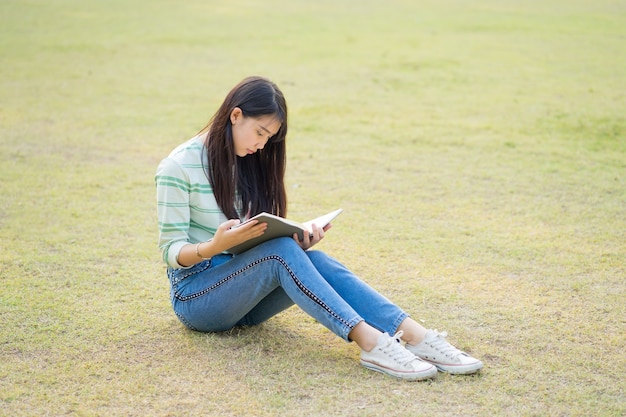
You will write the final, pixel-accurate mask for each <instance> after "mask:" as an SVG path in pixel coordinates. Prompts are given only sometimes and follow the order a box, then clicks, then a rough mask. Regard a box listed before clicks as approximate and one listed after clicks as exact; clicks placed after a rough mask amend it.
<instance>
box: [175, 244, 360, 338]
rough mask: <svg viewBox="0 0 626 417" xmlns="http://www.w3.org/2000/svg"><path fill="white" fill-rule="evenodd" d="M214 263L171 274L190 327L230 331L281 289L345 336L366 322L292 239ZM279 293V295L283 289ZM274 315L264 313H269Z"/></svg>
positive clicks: (179, 311)
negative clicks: (362, 322)
mask: <svg viewBox="0 0 626 417" xmlns="http://www.w3.org/2000/svg"><path fill="white" fill-rule="evenodd" d="M210 262H211V263H212V264H211V265H206V264H205V263H201V264H198V265H197V266H195V267H192V268H190V269H189V270H183V271H180V270H177V271H174V273H175V274H177V275H181V276H182V277H181V276H174V275H172V276H170V280H171V281H172V302H173V305H174V310H175V311H176V314H177V315H178V316H179V318H180V319H181V321H183V323H185V324H186V325H187V326H188V327H190V328H192V329H195V330H201V331H223V330H227V329H230V328H232V327H233V326H235V325H236V324H237V323H240V322H241V320H242V319H244V317H246V315H247V314H249V313H250V312H251V311H253V310H254V309H255V307H257V306H258V305H259V303H261V302H262V301H263V300H264V299H266V297H268V296H270V294H272V293H273V292H274V291H275V290H276V289H278V288H282V289H283V290H284V292H285V293H286V294H287V295H288V297H289V298H290V299H291V300H292V301H293V302H294V303H296V304H297V305H298V306H299V307H300V308H302V309H303V310H304V311H305V312H306V313H307V314H309V315H310V316H311V317H313V318H315V319H316V320H317V321H319V322H320V323H322V324H323V325H324V326H326V327H327V328H328V329H330V330H331V331H332V332H333V333H335V334H337V335H338V336H340V337H342V338H343V339H345V340H349V334H350V332H351V331H352V329H353V328H354V327H355V326H356V325H357V323H359V322H361V321H362V320H363V318H362V317H361V316H359V314H358V313H357V312H356V311H355V310H354V309H353V308H352V307H351V306H350V305H349V304H348V303H347V302H346V301H345V300H343V298H342V297H341V296H340V295H339V294H338V293H337V292H336V291H335V290H334V289H333V288H332V287H331V285H330V284H329V283H328V282H327V281H326V280H325V279H324V278H323V277H322V276H321V275H320V274H319V272H318V271H317V269H316V268H315V266H314V265H313V263H312V262H311V260H310V259H309V257H308V256H307V253H306V252H305V251H303V250H302V249H301V248H300V247H299V246H298V245H297V243H296V242H295V241H294V240H293V239H291V238H281V239H274V240H271V241H269V242H266V243H264V244H262V245H259V246H257V247H255V248H253V249H251V250H249V251H247V252H244V253H243V254H241V255H238V256H235V257H233V258H232V259H229V260H227V261H226V262H224V256H221V255H220V256H217V257H215V258H214V259H213V260H211V261H210ZM220 262H224V263H221V264H220ZM208 266H210V267H208ZM275 294H276V296H279V295H280V292H278V293H275ZM281 298H282V297H281ZM286 304H287V303H283V304H282V305H281V306H279V308H281V309H283V308H284V307H285V305H286ZM270 313H272V312H271V311H269V312H268V311H266V312H265V313H264V315H265V317H266V316H267V315H268V314H270ZM274 314H275V313H274ZM259 317H261V318H262V316H259ZM254 320H255V321H256V320H258V318H257V319H254ZM244 321H245V320H244Z"/></svg>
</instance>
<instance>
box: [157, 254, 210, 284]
mask: <svg viewBox="0 0 626 417" xmlns="http://www.w3.org/2000/svg"><path fill="white" fill-rule="evenodd" d="M210 267H211V259H206V260H204V261H201V262H198V263H197V264H195V265H193V266H192V267H190V268H172V267H168V268H167V277H168V278H169V280H170V284H172V286H175V285H177V284H179V283H180V282H181V281H183V280H185V279H187V278H189V277H192V276H194V275H196V274H198V273H200V272H202V271H206V270H207V269H209V268H210Z"/></svg>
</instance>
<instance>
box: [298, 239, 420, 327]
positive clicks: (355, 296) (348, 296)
mask: <svg viewBox="0 0 626 417" xmlns="http://www.w3.org/2000/svg"><path fill="white" fill-rule="evenodd" d="M306 253H307V256H308V257H309V258H310V259H311V262H312V263H313V265H315V268H316V269H317V271H319V273H320V274H321V275H322V276H323V277H324V279H325V280H326V281H327V282H328V283H329V284H330V286H331V287H332V288H333V289H334V290H335V291H336V292H337V294H339V296H341V298H342V299H344V300H345V301H346V302H347V303H348V304H349V305H350V306H351V307H352V308H353V309H354V310H355V311H356V312H357V313H358V314H359V315H360V316H361V317H363V319H364V320H365V322H367V323H369V324H370V325H372V326H373V327H375V328H376V329H378V330H380V331H381V332H386V333H389V334H390V335H393V334H395V333H396V332H397V331H398V330H401V329H400V325H401V324H402V323H405V322H406V319H407V318H408V314H407V313H405V312H404V311H403V310H402V309H400V308H399V307H398V306H397V305H395V304H394V303H392V302H391V301H389V300H388V299H387V298H386V297H384V296H383V295H381V294H380V293H379V292H378V291H376V290H375V289H373V288H372V287H370V286H369V285H368V284H367V283H365V282H364V281H362V280H361V279H359V278H358V277H357V276H355V275H354V273H352V272H351V271H350V270H348V268H346V267H345V266H344V265H342V264H341V263H340V262H338V261H337V260H335V259H334V258H332V257H330V256H328V255H327V254H326V253H324V252H320V251H315V250H310V251H307V252H306ZM411 322H412V320H411ZM409 330H414V329H413V328H412V327H409Z"/></svg>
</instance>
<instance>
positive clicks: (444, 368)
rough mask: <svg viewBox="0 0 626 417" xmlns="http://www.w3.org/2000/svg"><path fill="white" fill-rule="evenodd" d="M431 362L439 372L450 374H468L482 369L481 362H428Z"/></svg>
mask: <svg viewBox="0 0 626 417" xmlns="http://www.w3.org/2000/svg"><path fill="white" fill-rule="evenodd" d="M428 363H431V364H433V365H434V366H435V367H436V368H437V369H438V370H439V371H440V372H445V373H447V374H450V375H470V374H475V373H478V372H480V370H481V369H483V364H482V363H479V364H469V365H442V364H438V363H434V362H428Z"/></svg>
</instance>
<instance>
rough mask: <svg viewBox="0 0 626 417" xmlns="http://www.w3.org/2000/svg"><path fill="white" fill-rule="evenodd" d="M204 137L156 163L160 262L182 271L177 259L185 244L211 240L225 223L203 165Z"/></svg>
mask: <svg viewBox="0 0 626 417" xmlns="http://www.w3.org/2000/svg"><path fill="white" fill-rule="evenodd" d="M204 137H205V135H201V136H196V137H194V138H192V139H190V140H188V141H187V142H185V143H183V144H181V145H180V146H178V147H177V148H176V149H174V150H173V151H172V153H170V155H169V156H168V157H167V158H165V159H164V160H163V161H161V163H160V164H159V167H158V168H157V172H156V177H155V181H156V189H157V217H158V220H159V248H160V249H161V254H162V257H163V261H164V262H165V263H166V264H167V265H168V266H171V267H172V268H183V266H181V265H180V264H179V263H178V261H177V259H178V253H179V252H180V250H181V248H182V247H183V246H185V245H186V244H188V243H198V242H203V241H206V240H209V239H211V238H212V237H213V236H214V235H215V232H216V231H217V228H218V226H219V225H220V224H222V223H223V222H225V221H226V220H227V218H226V216H225V215H224V214H223V213H222V210H221V209H220V208H219V206H218V205H217V201H216V200H215V197H214V195H213V188H212V187H211V184H210V183H209V180H208V178H207V176H206V164H205V165H203V164H202V160H203V159H205V160H206V158H203V154H204V144H203V140H204Z"/></svg>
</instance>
